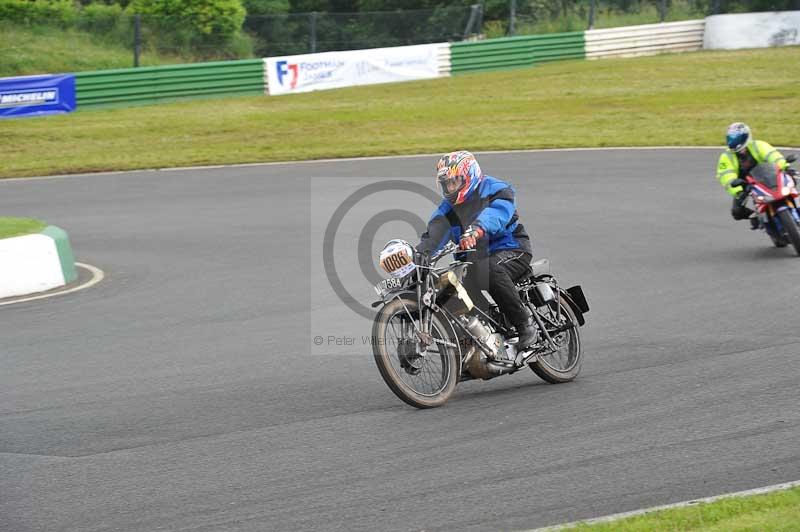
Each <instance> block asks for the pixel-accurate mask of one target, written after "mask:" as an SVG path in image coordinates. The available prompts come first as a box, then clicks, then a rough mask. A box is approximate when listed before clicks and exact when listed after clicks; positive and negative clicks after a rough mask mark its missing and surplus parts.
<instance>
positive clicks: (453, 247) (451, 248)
mask: <svg viewBox="0 0 800 532" xmlns="http://www.w3.org/2000/svg"><path fill="white" fill-rule="evenodd" d="M472 251H475V250H474V249H459V247H458V244H457V243H456V242H452V241H451V242H448V243H447V244H446V245H445V246H444V247H443V248H442V249H440V250H439V251H437V252H436V253H434V254H433V255H431V256H430V257H429V258H428V265H431V266H432V265H434V264H436V262H437V261H438V260H439V259H441V258H442V257H444V256H445V255H450V254H451V253H470V252H472ZM426 266H427V265H426Z"/></svg>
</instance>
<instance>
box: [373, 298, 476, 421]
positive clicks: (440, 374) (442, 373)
mask: <svg viewBox="0 0 800 532" xmlns="http://www.w3.org/2000/svg"><path fill="white" fill-rule="evenodd" d="M404 305H405V306H404ZM406 309H408V312H406ZM417 309H418V307H417V302H416V301H412V300H410V299H404V300H402V301H401V300H400V299H394V300H392V301H390V302H389V303H388V304H387V305H386V306H384V307H383V308H382V309H381V310H380V312H378V315H377V316H375V321H374V322H373V324H372V353H373V355H374V356H375V363H376V364H377V365H378V371H380V374H381V377H383V380H384V382H386V385H387V386H388V387H389V389H390V390H392V392H394V394H395V395H396V396H397V397H399V398H400V399H402V400H403V401H405V402H406V403H408V404H410V405H411V406H413V407H416V408H434V407H437V406H442V405H443V404H444V403H445V402H447V400H448V399H449V398H450V396H451V395H453V392H454V391H455V388H456V384H457V383H458V378H459V374H460V373H461V363H460V357H459V356H458V353H457V348H455V347H448V346H444V345H441V344H436V343H435V344H433V345H432V346H430V347H429V348H428V352H427V353H426V354H425V355H424V356H423V357H418V356H416V355H415V354H414V353H415V350H414V349H412V348H410V347H409V345H410V344H408V343H406V342H405V341H406V340H408V339H412V338H413V337H414V336H415V334H414V333H413V327H412V326H411V320H410V319H408V313H411V316H412V317H413V318H414V320H418V319H419V313H418V310H417ZM450 330H451V328H450V327H448V325H446V324H445V322H443V321H442V319H440V317H439V316H437V315H436V314H434V315H433V316H432V319H431V335H432V336H433V337H434V338H436V339H441V340H445V341H447V342H453V340H452V336H451V333H450ZM398 333H399V337H398ZM401 345H402V346H403V347H401ZM434 350H435V351H434ZM439 365H440V366H441V369H440V370H439V369H438V366H439Z"/></svg>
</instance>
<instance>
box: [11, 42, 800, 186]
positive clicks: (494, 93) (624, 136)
mask: <svg viewBox="0 0 800 532" xmlns="http://www.w3.org/2000/svg"><path fill="white" fill-rule="evenodd" d="M798 63H800V47H796V46H795V47H786V48H772V49H763V50H746V51H736V52H696V53H688V54H676V55H661V56H654V57H644V58H634V59H608V60H602V61H566V62H561V63H551V64H546V65H541V66H538V67H534V68H529V69H522V70H511V71H505V72H494V73H485V74H472V75H464V76H456V77H452V78H444V79H436V80H428V81H422V82H411V83H400V84H387V85H375V86H370V87H354V88H349V89H341V90H335V91H322V92H316V93H307V94H298V95H290V96H280V97H263V96H255V97H244V98H230V99H216V100H202V101H201V100H195V101H191V102H180V103H172V104H163V105H157V106H148V107H136V108H126V109H110V110H94V111H93V110H88V111H82V112H78V113H74V114H71V115H61V116H50V117H42V118H35V119H18V120H7V121H3V122H2V124H1V125H2V129H1V130H0V135H2V136H4V137H5V143H6V145H12V144H13V149H12V150H7V151H6V152H5V153H4V157H3V161H2V163H0V176H3V177H10V176H30V175H44V174H58V173H74V172H86V171H101V170H130V169H137V168H158V167H171V166H190V165H203V164H224V163H245V162H267V161H286V160H299V159H317V158H328V157H358V156H369V155H398V154H412V153H431V152H443V151H448V150H453V149H458V148H467V149H471V150H475V151H479V150H496V149H525V148H558V147H566V146H578V147H603V146H655V145H677V146H692V145H721V144H722V142H723V139H724V131H725V128H726V126H727V125H728V124H729V123H730V122H734V121H738V120H741V121H745V122H747V123H749V124H750V126H751V127H752V128H753V130H754V132H755V136H756V137H757V138H763V139H765V140H767V141H769V142H771V143H773V144H775V145H795V146H796V145H800V129H798V127H797V125H796V117H797V116H800V97H798V93H797V87H798V86H800V71H798V70H797V69H794V68H789V66H790V65H794V64H798ZM764 65H770V67H769V68H766V67H765V66H764ZM784 67H785V68H784ZM731 73H735V76H734V77H731V76H732V74H731Z"/></svg>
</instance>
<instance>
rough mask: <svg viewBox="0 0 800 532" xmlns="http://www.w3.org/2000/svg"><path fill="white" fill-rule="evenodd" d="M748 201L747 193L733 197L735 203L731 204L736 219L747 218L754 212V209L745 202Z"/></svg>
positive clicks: (732, 213)
mask: <svg viewBox="0 0 800 532" xmlns="http://www.w3.org/2000/svg"><path fill="white" fill-rule="evenodd" d="M746 201H747V194H744V193H742V194H739V195H738V196H736V197H735V198H733V205H732V206H731V216H733V219H734V220H744V219H745V218H749V217H750V215H751V214H753V209H751V208H749V207H746V206H745V202H746Z"/></svg>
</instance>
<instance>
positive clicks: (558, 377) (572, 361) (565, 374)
mask: <svg viewBox="0 0 800 532" xmlns="http://www.w3.org/2000/svg"><path fill="white" fill-rule="evenodd" d="M559 300H560V301H561V313H562V315H561V321H562V323H566V322H567V320H568V321H569V322H570V323H572V325H573V327H572V328H571V329H567V330H566V331H563V332H561V333H559V334H557V335H556V336H554V337H553V341H554V342H555V343H556V345H558V346H559V347H560V349H559V350H558V351H556V352H551V353H548V354H546V355H540V356H539V357H538V358H537V359H536V361H535V362H531V363H530V364H529V366H530V368H531V369H532V370H533V372H534V373H536V374H537V375H538V376H539V377H540V378H541V379H542V380H544V381H545V382H549V383H551V384H559V383H562V382H569V381H571V380H574V379H575V377H577V376H578V373H580V372H581V365H582V364H583V348H582V346H581V335H580V330H579V329H578V327H579V325H578V318H576V317H575V313H574V312H573V311H572V308H571V307H570V306H569V304H568V303H567V301H566V300H565V299H564V298H563V297H560V298H559ZM550 307H551V308H550V312H551V316H553V317H555V316H556V310H557V308H558V305H557V304H556V303H555V302H553V303H551V305H550Z"/></svg>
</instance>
